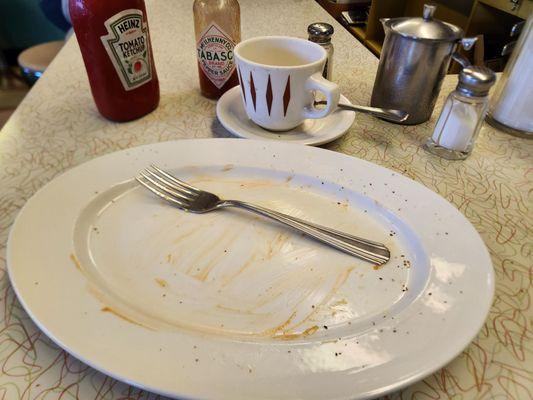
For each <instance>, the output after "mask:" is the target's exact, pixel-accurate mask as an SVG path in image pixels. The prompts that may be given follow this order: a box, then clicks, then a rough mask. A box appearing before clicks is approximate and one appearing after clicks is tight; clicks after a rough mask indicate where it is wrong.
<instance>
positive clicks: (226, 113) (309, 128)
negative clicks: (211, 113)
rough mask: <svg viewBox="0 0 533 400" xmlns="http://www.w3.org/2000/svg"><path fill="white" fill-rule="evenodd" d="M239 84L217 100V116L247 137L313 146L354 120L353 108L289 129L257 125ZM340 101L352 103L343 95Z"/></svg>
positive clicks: (337, 134) (328, 139)
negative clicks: (247, 111) (247, 109)
mask: <svg viewBox="0 0 533 400" xmlns="http://www.w3.org/2000/svg"><path fill="white" fill-rule="evenodd" d="M240 90H241V89H240V86H235V87H234V88H232V89H230V90H228V91H227V92H226V93H224V95H223V96H222V97H221V98H220V99H219V100H218V103H217V118H218V120H219V121H220V123H221V124H222V126H223V127H224V128H226V129H227V130H228V131H230V132H231V133H233V134H234V135H235V136H238V137H241V138H245V139H260V140H278V141H280V140H281V141H285V142H290V143H298V144H305V145H312V146H319V145H321V144H325V143H329V142H332V141H333V140H335V139H337V138H339V137H341V136H342V135H344V134H345V133H346V131H347V130H348V129H350V127H351V126H352V124H353V121H354V119H355V113H354V112H353V111H346V110H344V111H343V110H337V111H335V112H333V113H331V114H330V115H328V116H327V117H326V118H321V119H306V120H305V121H304V122H303V123H302V124H300V125H298V126H297V127H296V128H294V129H291V130H290V131H287V132H273V131H268V130H266V129H263V128H261V127H260V126H259V125H256V124H255V123H254V122H253V121H252V120H251V119H249V118H248V116H247V115H246V111H245V110H244V107H243V104H242V99H241V93H240ZM340 102H341V103H343V104H349V105H351V104H352V103H350V101H349V100H348V99H347V98H346V97H344V96H342V95H341V99H340Z"/></svg>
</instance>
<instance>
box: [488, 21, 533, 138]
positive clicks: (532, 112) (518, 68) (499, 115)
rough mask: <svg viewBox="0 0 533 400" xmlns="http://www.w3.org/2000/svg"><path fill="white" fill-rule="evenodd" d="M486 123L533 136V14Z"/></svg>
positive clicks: (496, 89) (493, 95)
mask: <svg viewBox="0 0 533 400" xmlns="http://www.w3.org/2000/svg"><path fill="white" fill-rule="evenodd" d="M487 122H488V123H489V124H491V125H493V126H494V127H496V128H498V129H501V130H502V131H504V132H507V133H510V134H512V135H515V136H519V137H526V138H533V13H532V14H530V15H529V18H528V19H527V21H526V22H525V24H524V26H523V28H522V33H521V35H520V38H519V39H518V42H517V43H516V45H515V46H514V50H513V53H512V55H511V57H510V58H509V61H508V62H507V66H506V67H505V70H504V71H503V74H502V77H501V78H500V80H499V82H498V85H496V87H495V88H494V91H493V94H492V98H491V101H490V108H489V115H488V117H487Z"/></svg>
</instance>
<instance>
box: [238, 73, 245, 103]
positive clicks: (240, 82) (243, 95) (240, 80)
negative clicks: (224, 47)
mask: <svg viewBox="0 0 533 400" xmlns="http://www.w3.org/2000/svg"><path fill="white" fill-rule="evenodd" d="M237 76H238V77H239V85H240V87H241V91H242V98H243V99H244V104H246V90H244V86H243V85H242V78H241V76H242V73H241V69H240V68H237Z"/></svg>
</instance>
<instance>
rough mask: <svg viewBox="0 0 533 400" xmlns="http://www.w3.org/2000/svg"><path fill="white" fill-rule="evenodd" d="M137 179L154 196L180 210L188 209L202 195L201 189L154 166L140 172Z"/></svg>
mask: <svg viewBox="0 0 533 400" xmlns="http://www.w3.org/2000/svg"><path fill="white" fill-rule="evenodd" d="M135 179H136V180H137V182H139V183H140V184H141V185H143V186H144V187H145V188H147V189H148V190H150V191H151V192H153V193H154V194H156V195H158V196H159V197H162V198H163V199H165V200H167V201H169V202H171V203H173V204H175V205H177V206H178V207H180V208H186V207H187V206H188V205H189V204H190V202H191V201H193V200H194V199H195V198H196V197H197V196H198V194H199V193H200V190H199V189H197V188H195V187H194V186H191V185H189V184H188V183H187V182H183V181H181V180H179V179H177V178H176V177H174V176H172V175H170V174H168V173H167V172H165V171H163V170H162V169H160V168H159V167H157V166H156V165H153V164H152V165H150V167H148V168H146V169H144V170H143V171H141V172H139V175H138V176H137V177H136V178H135Z"/></svg>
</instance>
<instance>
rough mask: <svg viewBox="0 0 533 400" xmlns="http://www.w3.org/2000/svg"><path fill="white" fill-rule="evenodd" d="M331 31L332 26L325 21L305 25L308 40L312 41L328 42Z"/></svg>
mask: <svg viewBox="0 0 533 400" xmlns="http://www.w3.org/2000/svg"><path fill="white" fill-rule="evenodd" d="M333 32H334V29H333V26H331V25H330V24H328V23H326V22H315V23H313V24H311V25H309V26H308V27H307V33H308V34H309V40H311V41H313V42H329V41H330V40H331V36H332V35H333Z"/></svg>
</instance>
